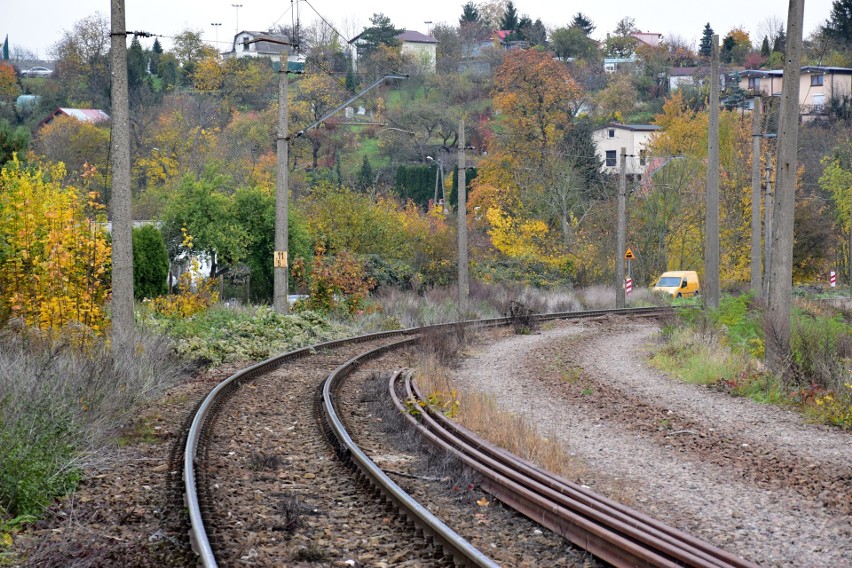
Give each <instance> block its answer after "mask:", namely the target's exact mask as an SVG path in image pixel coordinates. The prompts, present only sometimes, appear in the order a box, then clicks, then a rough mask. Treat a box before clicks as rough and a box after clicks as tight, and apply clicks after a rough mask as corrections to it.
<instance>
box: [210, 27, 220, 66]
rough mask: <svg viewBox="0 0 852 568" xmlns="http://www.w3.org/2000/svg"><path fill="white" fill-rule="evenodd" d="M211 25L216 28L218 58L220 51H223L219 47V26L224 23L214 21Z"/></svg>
mask: <svg viewBox="0 0 852 568" xmlns="http://www.w3.org/2000/svg"><path fill="white" fill-rule="evenodd" d="M210 25H211V26H213V29H214V30H216V58H217V59H218V58H219V51H221V50H220V49H219V27H220V26H221V25H222V23H221V22H214V23H211V24H210Z"/></svg>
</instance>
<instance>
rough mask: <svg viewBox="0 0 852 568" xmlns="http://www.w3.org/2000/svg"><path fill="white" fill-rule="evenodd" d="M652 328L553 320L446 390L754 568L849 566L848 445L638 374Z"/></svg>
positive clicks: (479, 357) (653, 336)
mask: <svg viewBox="0 0 852 568" xmlns="http://www.w3.org/2000/svg"><path fill="white" fill-rule="evenodd" d="M658 337H659V333H658V328H657V326H656V325H654V324H648V323H631V322H628V321H626V320H622V319H606V320H601V321H595V322H583V323H561V324H555V325H553V326H551V327H550V328H548V329H545V330H543V331H542V332H541V333H539V334H537V335H529V336H512V337H510V338H507V339H503V340H500V341H494V342H492V343H489V344H486V345H481V346H479V347H476V348H474V350H473V352H472V354H471V355H472V356H471V357H470V358H468V359H465V360H464V361H463V363H462V366H461V368H460V369H459V370H458V372H457V375H456V379H457V380H458V382H459V384H460V385H461V386H462V387H467V388H471V389H474V390H478V391H481V392H486V393H491V394H492V395H493V396H494V398H495V399H496V401H497V402H498V405H499V406H500V407H501V408H502V409H504V410H507V411H510V412H513V413H517V414H523V415H525V416H527V417H530V420H531V421H532V422H534V423H535V424H537V425H538V428H539V430H540V432H541V433H542V434H543V435H544V436H546V437H550V438H553V439H558V440H560V441H561V442H562V443H563V444H564V446H565V447H566V449H567V451H568V452H569V453H570V454H572V455H573V456H576V457H577V458H579V459H581V460H582V461H583V462H584V463H585V465H586V466H587V467H588V468H589V473H588V474H586V477H587V478H585V479H580V480H578V481H581V482H582V483H585V484H587V485H589V486H592V487H595V488H597V489H598V490H600V491H602V492H604V493H609V494H612V495H613V496H614V497H616V498H619V499H621V500H624V501H627V502H630V503H632V504H633V505H634V506H635V507H637V508H639V509H642V510H644V511H646V512H648V513H649V514H652V515H654V516H657V517H659V518H661V519H663V520H665V521H666V522H668V523H670V524H672V525H674V526H677V527H679V528H682V529H684V530H686V531H689V532H691V533H693V534H695V535H697V536H700V537H702V538H705V539H707V540H710V541H713V542H714V543H716V544H718V545H719V546H722V547H723V548H726V549H728V550H730V551H732V552H735V553H738V554H741V555H743V556H746V557H748V558H750V559H752V560H754V561H756V562H758V563H761V564H764V565H767V566H790V567H793V566H795V567H799V566H811V567H818V566H825V567H838V566H852V528H850V527H852V511H850V507H852V505H850V504H852V445H850V444H852V435H850V434H849V433H848V432H841V431H838V430H834V429H830V428H827V427H822V426H816V425H810V424H806V423H805V422H804V421H803V420H802V418H801V417H800V416H799V415H798V414H795V413H792V412H789V411H786V410H783V409H779V408H775V407H770V406H767V405H761V404H757V403H754V402H752V401H750V400H745V399H738V398H733V397H731V396H729V395H727V394H723V393H720V392H716V391H714V390H713V389H710V388H708V387H703V386H695V385H687V384H683V383H681V382H679V381H677V380H675V379H672V378H670V377H667V376H665V375H664V374H662V373H660V372H659V371H656V370H655V369H653V368H651V367H650V366H649V365H648V362H647V346H648V344H649V343H651V342H654V341H657V340H658Z"/></svg>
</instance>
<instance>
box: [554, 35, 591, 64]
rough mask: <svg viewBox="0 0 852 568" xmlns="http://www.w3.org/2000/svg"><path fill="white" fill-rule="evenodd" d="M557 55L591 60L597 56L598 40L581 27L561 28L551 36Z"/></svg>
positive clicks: (565, 58)
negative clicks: (589, 35)
mask: <svg viewBox="0 0 852 568" xmlns="http://www.w3.org/2000/svg"><path fill="white" fill-rule="evenodd" d="M550 41H551V43H552V44H553V51H554V53H556V57H558V58H560V59H562V60H567V59H584V60H587V61H591V60H593V59H595V58H596V57H597V53H598V47H597V42H595V40H593V39H592V38H590V37H588V36H587V35H586V34H585V33H584V32H583V30H582V29H581V28H579V27H577V26H571V27H570V28H559V29H557V30H554V32H553V34H552V35H551V36H550Z"/></svg>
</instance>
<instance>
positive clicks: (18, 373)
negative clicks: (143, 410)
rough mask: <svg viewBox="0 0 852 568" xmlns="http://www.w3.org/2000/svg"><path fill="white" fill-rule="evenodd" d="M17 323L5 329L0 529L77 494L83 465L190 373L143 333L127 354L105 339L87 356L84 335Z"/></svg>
mask: <svg viewBox="0 0 852 568" xmlns="http://www.w3.org/2000/svg"><path fill="white" fill-rule="evenodd" d="M12 323H13V324H15V325H14V327H12V326H7V327H6V328H4V329H2V330H0V393H2V397H0V526H2V525H3V524H4V523H6V522H8V521H9V519H14V518H15V517H18V516H21V515H38V514H40V513H41V510H42V509H43V508H44V507H45V506H47V505H48V504H50V503H51V501H52V500H53V499H54V498H56V497H58V496H61V495H64V494H65V493H67V492H68V491H70V490H72V489H73V488H74V486H75V485H76V483H77V481H78V480H79V479H80V475H81V464H82V463H83V460H84V459H85V460H88V461H91V460H92V459H96V458H97V456H98V455H99V453H100V452H99V450H101V449H103V448H104V447H106V446H108V445H110V444H111V443H112V442H113V436H114V434H115V432H116V431H117V430H118V429H119V428H120V427H121V426H123V425H124V424H126V422H127V421H128V420H129V419H130V418H132V416H133V414H134V410H135V409H136V408H137V407H138V405H139V404H141V403H143V402H147V401H149V400H151V399H152V398H154V397H156V396H158V395H160V394H161V393H162V392H163V391H164V390H165V389H166V388H167V387H169V386H171V385H173V384H175V382H176V381H177V380H178V378H179V377H180V376H182V368H183V367H182V365H181V364H180V363H179V362H178V361H177V360H176V359H175V358H174V356H173V354H172V353H173V352H172V350H171V346H170V345H169V343H168V342H167V341H165V340H164V339H163V338H162V337H156V336H152V335H150V334H144V333H140V334H137V335H136V336H135V337H133V345H134V346H135V347H134V349H133V350H132V352H127V353H111V352H110V350H109V347H108V345H107V343H106V341H103V340H101V341H96V340H92V341H91V342H90V343H89V347H88V349H86V350H85V351H83V350H81V349H79V348H78V347H75V346H77V345H79V344H80V343H79V341H78V337H79V335H80V334H81V333H82V332H81V331H80V330H68V329H66V330H62V331H61V333H56V332H54V333H52V334H50V335H44V334H42V332H39V331H37V330H33V329H30V328H26V327H23V326H22V325H21V322H20V321H19V320H16V321H13V322H12Z"/></svg>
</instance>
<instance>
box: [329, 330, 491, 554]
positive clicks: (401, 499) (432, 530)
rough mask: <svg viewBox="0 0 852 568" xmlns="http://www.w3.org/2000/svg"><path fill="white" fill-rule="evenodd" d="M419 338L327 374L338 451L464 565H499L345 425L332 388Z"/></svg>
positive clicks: (376, 351)
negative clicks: (399, 478) (406, 487)
mask: <svg viewBox="0 0 852 568" xmlns="http://www.w3.org/2000/svg"><path fill="white" fill-rule="evenodd" d="M417 340H418V338H408V339H404V340H402V341H399V342H396V343H393V344H390V345H386V346H383V347H379V348H376V349H373V350H372V351H369V352H367V353H363V354H361V355H359V356H357V357H355V358H353V359H350V360H349V361H347V362H346V363H343V364H342V365H341V366H339V367H338V368H337V369H335V370H334V371H332V372H331V374H329V375H328V377H327V378H326V380H325V382H324V383H323V388H322V406H323V411H324V416H325V418H326V421H327V424H328V426H329V428H330V430H331V432H332V433H333V434H334V436H335V438H336V439H337V441H338V443H339V445H340V447H339V453H340V454H341V455H342V456H343V457H344V458H346V459H348V460H349V461H350V462H351V463H352V464H353V465H354V466H355V467H356V468H357V469H358V470H359V471H361V473H362V474H364V476H365V477H366V478H367V480H368V481H369V482H370V483H371V484H372V485H373V486H374V487H375V488H376V489H378V490H379V491H381V493H382V494H383V495H384V496H385V497H386V498H387V499H388V500H389V501H390V502H392V503H393V504H394V506H395V507H396V508H397V510H399V511H400V513H402V514H403V515H404V516H405V517H407V518H408V519H409V520H411V521H412V522H413V523H414V524H415V525H416V526H418V527H420V528H421V529H423V531H424V532H425V533H426V534H429V535H431V536H432V537H433V538H434V539H435V541H437V542H438V543H440V545H441V547H442V548H443V550H444V553H445V555H446V554H449V555H452V557H453V558H454V560H455V561H456V562H457V563H462V564H464V565H465V566H479V567H481V568H496V567H497V566H498V565H497V564H496V563H495V562H494V561H493V560H491V559H490V558H488V557H487V556H486V555H484V554H483V553H482V552H480V551H479V549H477V548H476V547H474V546H473V545H472V544H470V543H469V542H468V541H466V540H465V539H464V538H462V537H461V536H459V534H458V533H456V532H455V531H453V530H452V529H451V528H449V527H448V526H447V525H446V524H444V522H443V521H441V520H440V519H439V518H438V517H436V516H435V515H433V514H432V512H431V511H429V510H428V509H427V508H426V507H424V506H423V505H421V504H420V503H419V502H418V501H417V500H415V499H414V498H413V497H411V496H410V495H409V494H408V493H406V492H405V491H404V490H403V489H402V488H401V487H400V486H399V485H397V484H396V483H395V482H394V481H393V480H392V479H391V478H390V477H388V476H387V474H385V472H383V471H382V470H381V468H380V467H379V466H377V465H376V464H375V462H373V460H371V459H370V458H369V457H368V456H367V454H365V453H364V452H363V450H361V448H359V447H358V445H357V444H356V443H355V442H354V441H353V440H352V438H351V437H350V435H349V433H348V432H347V431H346V427H345V426H344V425H343V422H342V421H341V419H340V417H339V416H338V414H337V410H336V408H335V405H334V399H333V391H334V390H335V389H336V387H337V386H338V385H339V383H340V381H341V380H342V379H343V378H344V377H346V376H347V375H348V374H350V373H352V372H353V371H354V370H355V369H356V368H357V367H358V366H359V365H360V364H361V363H362V362H364V361H366V360H369V359H374V358H376V357H379V356H381V355H383V354H384V353H387V352H388V351H390V350H392V349H398V348H400V347H405V346H407V345H410V344H412V343H414V342H415V341H417Z"/></svg>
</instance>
